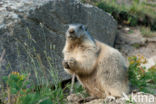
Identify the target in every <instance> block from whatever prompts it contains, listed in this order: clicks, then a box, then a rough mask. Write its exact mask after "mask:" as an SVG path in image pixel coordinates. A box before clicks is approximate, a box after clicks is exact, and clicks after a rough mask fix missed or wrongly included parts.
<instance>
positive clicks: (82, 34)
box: [66, 24, 94, 42]
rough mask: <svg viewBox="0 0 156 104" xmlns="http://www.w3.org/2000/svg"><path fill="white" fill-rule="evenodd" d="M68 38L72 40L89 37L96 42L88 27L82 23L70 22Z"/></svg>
mask: <svg viewBox="0 0 156 104" xmlns="http://www.w3.org/2000/svg"><path fill="white" fill-rule="evenodd" d="M66 38H67V39H70V40H77V39H79V40H85V39H89V40H91V41H93V42H94V39H93V38H92V37H91V35H90V34H89V32H88V31H87V28H86V27H85V26H84V25H82V24H70V25H69V28H68V30H67V32H66Z"/></svg>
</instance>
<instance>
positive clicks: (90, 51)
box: [62, 24, 129, 98]
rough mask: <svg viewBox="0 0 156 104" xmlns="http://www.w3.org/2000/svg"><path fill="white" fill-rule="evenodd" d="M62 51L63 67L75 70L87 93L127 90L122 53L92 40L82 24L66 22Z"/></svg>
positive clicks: (96, 94) (112, 93)
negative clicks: (64, 41) (68, 23)
mask: <svg viewBox="0 0 156 104" xmlns="http://www.w3.org/2000/svg"><path fill="white" fill-rule="evenodd" d="M63 55H64V60H63V62H62V63H63V66H64V70H65V71H66V72H67V73H70V74H75V75H76V77H77V78H78V80H79V81H80V83H81V84H82V86H83V87H84V88H85V89H86V90H87V91H88V93H89V94H90V95H91V96H93V97H97V98H106V97H109V96H113V97H121V96H122V94H123V93H128V92H129V81H128V72H127V67H126V63H125V60H124V57H123V56H122V55H121V53H120V52H119V51H118V50H116V49H114V48H112V47H110V46H108V45H106V44H104V43H102V42H100V41H98V40H95V39H94V38H93V37H92V36H91V35H90V34H89V32H88V31H87V29H86V27H85V26H84V25H82V24H71V25H69V28H68V30H67V32H66V43H65V47H64V49H63Z"/></svg>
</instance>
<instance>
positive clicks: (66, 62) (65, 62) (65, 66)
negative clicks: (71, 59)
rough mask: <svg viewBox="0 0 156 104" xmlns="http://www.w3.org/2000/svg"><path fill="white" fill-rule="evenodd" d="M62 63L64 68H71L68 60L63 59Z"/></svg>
mask: <svg viewBox="0 0 156 104" xmlns="http://www.w3.org/2000/svg"><path fill="white" fill-rule="evenodd" d="M62 65H63V66H64V68H66V69H70V67H69V65H68V61H65V60H63V61H62Z"/></svg>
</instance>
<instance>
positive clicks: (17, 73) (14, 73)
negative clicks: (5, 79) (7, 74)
mask: <svg viewBox="0 0 156 104" xmlns="http://www.w3.org/2000/svg"><path fill="white" fill-rule="evenodd" d="M11 74H13V75H17V76H19V72H12V73H11Z"/></svg>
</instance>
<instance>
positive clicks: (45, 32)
mask: <svg viewBox="0 0 156 104" xmlns="http://www.w3.org/2000/svg"><path fill="white" fill-rule="evenodd" d="M71 23H82V24H85V25H87V26H88V29H89V32H90V33H91V34H92V35H93V36H94V37H95V38H96V39H98V40H100V41H102V42H105V43H107V44H109V45H111V46H113V44H114V40H115V36H116V30H117V24H116V22H115V20H114V19H113V18H112V16H110V15H109V14H108V13H106V12H104V11H102V10H100V9H98V8H97V7H94V6H91V5H85V4H82V3H80V2H78V1H74V0H1V1H0V55H1V54H2V52H3V53H5V54H4V57H3V60H2V61H1V63H0V65H1V66H0V79H1V78H2V76H4V75H7V74H8V73H10V72H11V71H20V72H29V73H31V74H32V76H31V77H34V78H35V76H38V77H39V79H43V80H44V79H52V80H51V81H52V82H55V80H54V78H52V77H51V76H54V77H56V76H55V75H56V74H50V72H49V71H51V73H53V72H52V71H54V72H55V73H56V72H57V73H58V75H59V76H58V77H59V79H61V80H66V79H69V75H67V74H66V73H65V72H64V70H63V67H62V65H61V61H62V49H63V46H64V43H65V37H64V33H65V31H66V29H67V26H68V24H71ZM0 82H1V81H0Z"/></svg>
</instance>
